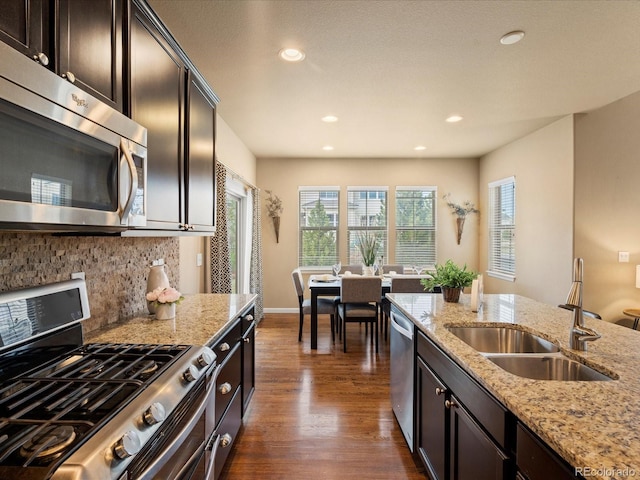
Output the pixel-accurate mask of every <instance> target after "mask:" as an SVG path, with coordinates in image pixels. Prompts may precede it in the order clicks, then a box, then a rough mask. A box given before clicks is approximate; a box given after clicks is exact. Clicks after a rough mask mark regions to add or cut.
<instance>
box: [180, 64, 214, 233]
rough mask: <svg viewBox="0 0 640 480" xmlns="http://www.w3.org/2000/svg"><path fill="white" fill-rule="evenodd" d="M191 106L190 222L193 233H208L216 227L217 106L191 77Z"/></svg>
mask: <svg viewBox="0 0 640 480" xmlns="http://www.w3.org/2000/svg"><path fill="white" fill-rule="evenodd" d="M189 77H190V78H189V101H188V104H187V108H188V112H187V130H186V131H187V139H186V147H187V165H186V175H187V182H186V186H185V188H186V200H187V202H186V215H185V217H186V220H185V223H187V224H188V225H189V228H190V229H194V230H199V231H206V230H210V231H213V230H214V226H215V203H216V196H215V163H214V144H215V142H214V135H215V116H216V111H215V106H214V104H213V102H211V101H210V100H209V99H208V97H207V95H206V94H205V93H204V89H203V87H202V85H201V84H200V83H199V82H198V80H196V79H195V78H194V77H193V76H191V75H190V76H189Z"/></svg>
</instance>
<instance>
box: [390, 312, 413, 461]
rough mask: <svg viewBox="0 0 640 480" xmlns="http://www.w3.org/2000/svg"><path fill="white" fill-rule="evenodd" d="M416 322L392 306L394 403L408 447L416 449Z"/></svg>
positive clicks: (392, 396) (392, 380) (392, 402)
mask: <svg viewBox="0 0 640 480" xmlns="http://www.w3.org/2000/svg"><path fill="white" fill-rule="evenodd" d="M413 331H414V325H413V322H411V321H410V320H409V319H407V318H406V317H405V316H404V315H402V314H401V313H399V312H398V311H396V310H395V307H394V306H392V308H391V340H390V342H391V347H390V348H391V405H392V406H393V413H394V414H395V416H396V419H397V420H398V423H399V424H400V429H401V430H402V434H403V435H404V438H405V440H406V441H407V444H408V445H409V450H411V452H413V376H414V375H413V373H414V359H415V354H414V346H413Z"/></svg>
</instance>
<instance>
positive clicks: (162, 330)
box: [84, 293, 257, 345]
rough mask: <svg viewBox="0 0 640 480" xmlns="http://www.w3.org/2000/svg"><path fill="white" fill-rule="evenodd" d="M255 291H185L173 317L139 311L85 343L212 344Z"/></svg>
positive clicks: (89, 336)
mask: <svg viewBox="0 0 640 480" xmlns="http://www.w3.org/2000/svg"><path fill="white" fill-rule="evenodd" d="M256 296H257V295H255V294H247V295H240V294H230V295H227V294H217V293H200V294H193V295H185V298H184V300H183V301H182V302H181V303H180V304H179V305H177V307H176V317H175V318H173V319H171V320H156V319H155V317H154V315H149V314H146V312H145V314H141V315H140V316H137V317H135V318H131V319H129V320H126V321H122V322H118V323H114V324H111V325H108V326H106V327H102V328H100V329H98V330H95V331H92V332H89V333H87V334H86V335H85V339H84V341H85V342H86V343H111V342H115V343H170V344H185V345H211V344H212V343H214V342H215V341H216V340H217V339H218V338H219V337H220V336H222V334H223V333H224V331H225V327H226V326H227V325H228V324H230V322H232V321H233V320H234V319H236V318H237V316H238V315H239V314H240V313H242V312H243V311H244V310H245V309H247V308H248V307H249V306H250V305H251V303H252V302H254V301H255V299H256Z"/></svg>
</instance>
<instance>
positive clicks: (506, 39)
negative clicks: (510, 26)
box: [500, 30, 524, 45]
mask: <svg viewBox="0 0 640 480" xmlns="http://www.w3.org/2000/svg"><path fill="white" fill-rule="evenodd" d="M523 38H524V32H523V31H522V30H514V31H513V32H509V33H505V34H504V35H503V36H502V38H501V39H500V43H501V44H502V45H513V44H514V43H518V42H519V41H520V40H522V39H523Z"/></svg>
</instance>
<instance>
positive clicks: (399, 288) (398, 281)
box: [382, 275, 427, 340]
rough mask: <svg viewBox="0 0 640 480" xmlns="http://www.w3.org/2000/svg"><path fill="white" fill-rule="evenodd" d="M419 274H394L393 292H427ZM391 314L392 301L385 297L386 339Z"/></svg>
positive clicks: (383, 303) (383, 313)
mask: <svg viewBox="0 0 640 480" xmlns="http://www.w3.org/2000/svg"><path fill="white" fill-rule="evenodd" d="M422 278H424V277H421V276H417V275H393V276H392V277H391V288H390V292H391V293H427V291H426V290H425V289H424V287H423V286H422V284H421V283H420V280H422ZM389 315H391V302H389V300H388V299H387V298H386V297H385V298H384V299H383V300H382V331H383V335H384V338H385V340H386V339H387V336H388V332H389Z"/></svg>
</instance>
